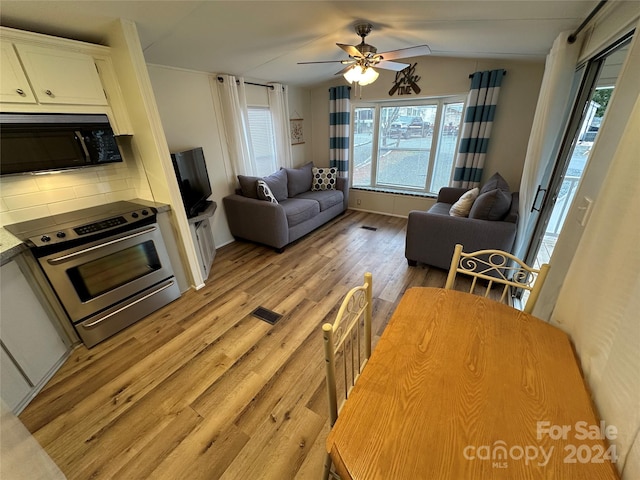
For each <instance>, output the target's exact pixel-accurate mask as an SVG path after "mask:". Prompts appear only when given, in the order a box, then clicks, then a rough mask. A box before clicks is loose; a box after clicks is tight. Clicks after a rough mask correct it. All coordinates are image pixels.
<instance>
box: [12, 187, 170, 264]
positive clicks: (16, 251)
mask: <svg viewBox="0 0 640 480" xmlns="http://www.w3.org/2000/svg"><path fill="white" fill-rule="evenodd" d="M130 201H131V202H136V203H140V204H143V205H148V206H150V207H154V208H156V209H157V210H158V213H163V212H168V211H169V210H171V206H170V205H167V204H166V203H158V202H152V201H151V200H142V199H140V198H134V199H132V200H130ZM28 249H29V248H28V247H27V246H26V245H25V244H24V242H23V241H21V240H19V239H18V238H16V237H15V236H14V235H12V234H11V233H9V231H7V229H5V228H4V227H0V265H4V264H6V263H9V262H10V261H11V260H13V259H14V258H15V257H17V256H18V255H20V254H21V253H22V252H24V251H26V250H28Z"/></svg>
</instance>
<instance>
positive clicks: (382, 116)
mask: <svg viewBox="0 0 640 480" xmlns="http://www.w3.org/2000/svg"><path fill="white" fill-rule="evenodd" d="M463 110H464V97H462V96H455V97H443V98H435V99H425V100H423V101H420V102H416V101H415V100H414V101H412V102H407V101H398V102H393V103H389V102H384V103H383V102H380V103H377V104H367V105H355V106H354V109H353V118H354V124H353V142H352V143H353V155H352V158H353V162H352V175H351V178H352V179H353V180H352V186H353V187H355V188H358V187H363V188H371V189H374V190H382V191H411V192H414V193H434V194H437V193H438V190H440V188H441V187H444V186H447V185H449V181H450V179H451V174H452V171H453V166H454V162H455V155H456V147H457V145H458V137H459V132H460V125H461V122H462V114H463Z"/></svg>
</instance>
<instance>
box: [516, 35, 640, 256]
mask: <svg viewBox="0 0 640 480" xmlns="http://www.w3.org/2000/svg"><path fill="white" fill-rule="evenodd" d="M630 42H631V36H630V35H629V36H628V37H625V38H623V39H621V40H620V41H619V42H617V43H615V44H614V45H612V46H611V48H609V49H607V50H606V51H604V52H602V53H601V54H600V55H598V56H596V57H595V58H593V59H591V60H589V61H588V62H587V63H586V64H585V65H582V66H581V67H580V68H578V69H577V70H576V74H575V84H576V86H578V85H579V90H578V92H577V95H576V100H575V104H574V107H573V110H572V114H571V118H570V119H569V122H568V127H567V130H566V132H565V136H564V138H563V141H562V144H561V146H560V150H559V154H558V159H557V161H556V162H555V164H554V165H553V168H552V169H550V171H549V172H547V174H546V175H545V177H546V178H547V179H548V187H547V189H546V192H545V190H543V189H541V190H540V192H539V193H540V195H539V196H540V197H541V198H544V199H543V200H541V202H538V201H537V202H536V203H534V208H535V209H538V210H539V212H540V215H539V217H538V221H537V224H536V228H535V230H534V233H533V238H532V241H531V243H530V246H529V249H528V251H527V254H526V257H525V261H526V262H527V263H529V264H532V265H533V264H535V265H536V266H539V265H540V264H542V263H548V262H549V259H550V258H551V254H552V253H553V249H554V247H555V242H556V239H557V237H558V235H559V234H560V232H561V230H562V227H563V225H564V221H565V218H566V215H567V213H568V212H569V208H570V206H571V205H572V203H573V202H574V196H575V192H576V191H577V188H578V185H579V183H580V180H581V178H582V174H583V172H584V171H585V168H586V167H587V164H588V162H589V157H590V154H591V149H592V147H593V144H594V142H596V141H597V137H598V132H599V130H600V126H601V124H602V121H603V118H604V116H605V113H606V111H607V106H608V103H609V98H610V97H611V94H612V92H613V90H614V88H615V85H616V81H617V79H618V75H619V73H620V69H621V67H622V64H623V63H624V60H625V58H626V55H627V52H628V47H629V44H630ZM543 182H544V180H543ZM544 183H546V182H544ZM543 193H544V195H542V194H543ZM581 201H582V204H581V205H578V206H579V208H581V210H582V211H583V215H584V216H585V217H586V215H588V213H589V209H590V207H591V205H590V204H589V199H581ZM538 203H540V204H538ZM585 220H586V218H585Z"/></svg>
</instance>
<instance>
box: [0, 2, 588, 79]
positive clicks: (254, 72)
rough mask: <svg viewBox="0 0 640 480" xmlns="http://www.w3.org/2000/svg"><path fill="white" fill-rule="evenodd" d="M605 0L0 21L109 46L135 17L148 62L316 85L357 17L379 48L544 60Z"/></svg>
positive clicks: (119, 8)
mask: <svg viewBox="0 0 640 480" xmlns="http://www.w3.org/2000/svg"><path fill="white" fill-rule="evenodd" d="M597 3H598V2H597V0H498V1H485V0H471V1H462V0H446V1H431V0H427V1H377V0H370V1H367V2H362V1H316V0H298V1H266V0H265V1H243V0H235V1H217V0H205V1H189V0H184V1H166V0H160V1H159V0H145V1H117V0H111V1H92V0H81V1H54V0H47V1H25V0H20V1H15V0H2V2H1V7H2V10H1V12H0V23H1V24H2V25H4V26H8V27H14V28H21V29H26V30H31V31H36V32H41V33H47V34H51V35H57V36H63V37H68V38H74V39H78V40H84V41H88V42H93V43H105V39H106V33H105V32H107V31H108V29H109V27H110V25H111V24H112V22H113V21H114V19H117V18H128V19H131V20H134V21H135V22H136V24H137V26H138V32H139V35H140V41H141V43H142V47H143V50H144V55H145V58H146V60H147V62H148V63H154V64H159V65H169V66H174V67H180V68H186V69H193V70H199V71H205V72H213V73H229V74H234V75H238V76H244V77H246V78H249V79H258V80H263V81H278V82H282V83H286V84H289V85H311V84H317V83H319V82H323V81H325V80H329V79H331V78H332V77H333V75H334V74H335V73H336V72H337V71H338V70H340V69H341V68H342V66H341V65H340V64H339V63H336V64H318V65H298V64H297V62H301V61H319V60H342V59H345V58H347V57H346V54H345V53H344V52H343V51H342V50H340V49H339V48H338V47H337V46H336V45H335V44H336V43H337V42H338V43H346V44H351V45H355V44H357V43H359V42H360V37H358V36H357V35H356V34H355V32H354V30H353V24H354V23H356V22H357V21H359V20H366V21H368V22H370V23H372V24H373V25H374V29H373V31H372V32H371V34H370V35H369V36H368V37H367V39H366V40H367V43H369V44H371V45H374V46H376V47H377V48H378V51H379V52H384V51H388V50H395V49H399V48H406V47H410V46H413V45H422V44H427V45H429V46H430V47H431V50H432V52H433V53H432V55H438V56H455V57H478V58H498V57H501V58H510V59H525V60H526V59H530V60H540V59H542V58H544V56H545V55H546V54H547V52H548V51H549V49H550V48H551V45H552V44H553V41H554V39H555V38H556V36H557V35H558V33H560V32H562V31H568V30H574V29H575V28H577V27H578V25H580V23H581V22H582V21H583V20H584V18H586V16H587V15H588V14H589V12H590V11H591V10H592V9H593V8H594V7H595V6H596V4H597Z"/></svg>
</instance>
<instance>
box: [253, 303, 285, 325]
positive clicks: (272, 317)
mask: <svg viewBox="0 0 640 480" xmlns="http://www.w3.org/2000/svg"><path fill="white" fill-rule="evenodd" d="M251 315H253V316H254V317H256V318H259V319H260V320H264V321H265V322H267V323H270V324H271V325H274V324H275V323H276V322H277V321H278V320H280V319H281V318H282V315H280V314H279V313H276V312H273V311H271V310H269V309H268V308H264V307H258V308H256V309H255V310H254V311H253V312H251Z"/></svg>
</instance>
